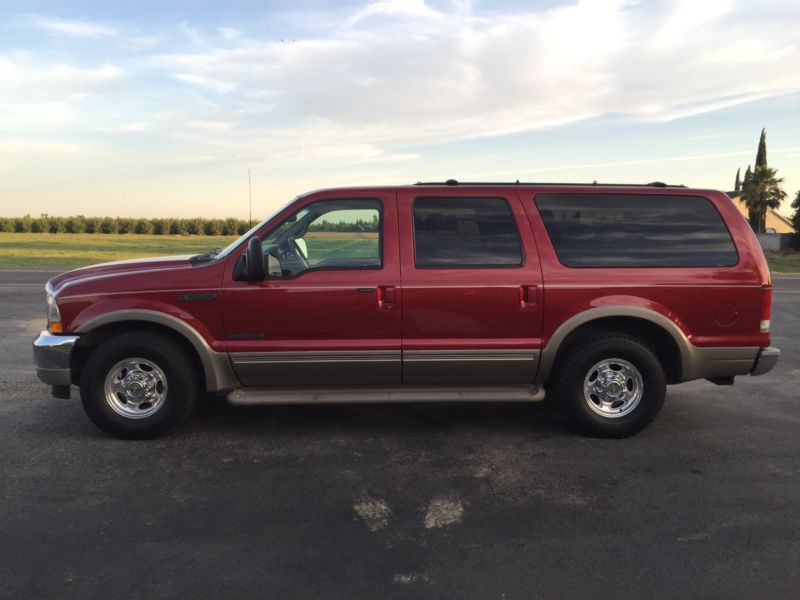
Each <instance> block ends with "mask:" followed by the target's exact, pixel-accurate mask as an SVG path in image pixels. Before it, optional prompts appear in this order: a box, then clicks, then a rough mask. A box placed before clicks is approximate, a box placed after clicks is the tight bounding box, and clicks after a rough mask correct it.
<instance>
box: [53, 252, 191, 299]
mask: <svg viewBox="0 0 800 600" xmlns="http://www.w3.org/2000/svg"><path fill="white" fill-rule="evenodd" d="M192 256H193V255H191V254H186V255H181V256H156V257H153V258H135V259H131V260H117V261H114V262H107V263H101V264H99V265H90V266H88V267H81V268H79V269H73V270H71V271H66V272H64V273H61V274H59V275H56V276H55V277H53V278H52V279H51V280H50V281H49V283H50V285H51V286H52V287H53V289H54V290H56V291H57V290H58V289H59V288H61V287H63V286H64V285H66V284H68V283H72V282H75V281H79V280H80V281H82V280H87V279H93V278H95V277H106V276H109V275H112V276H113V275H121V274H123V273H124V274H129V273H135V272H137V271H141V272H144V271H154V270H166V269H172V268H175V267H186V266H189V265H190V264H191V263H190V262H189V259H190V258H191V257H192Z"/></svg>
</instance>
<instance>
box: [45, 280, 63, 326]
mask: <svg viewBox="0 0 800 600" xmlns="http://www.w3.org/2000/svg"><path fill="white" fill-rule="evenodd" d="M45 290H46V291H47V331H49V332H50V333H62V332H63V331H64V328H63V327H62V325H61V313H60V312H59V311H58V304H56V298H55V294H54V293H53V288H52V287H51V286H50V284H49V283H48V284H47V287H46V288H45Z"/></svg>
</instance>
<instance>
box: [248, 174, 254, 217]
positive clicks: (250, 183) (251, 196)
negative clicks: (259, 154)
mask: <svg viewBox="0 0 800 600" xmlns="http://www.w3.org/2000/svg"><path fill="white" fill-rule="evenodd" d="M247 196H248V198H249V200H250V214H249V217H248V220H247V227H248V228H250V227H252V226H253V183H252V181H251V180H250V169H247Z"/></svg>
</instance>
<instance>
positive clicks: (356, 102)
mask: <svg viewBox="0 0 800 600" xmlns="http://www.w3.org/2000/svg"><path fill="white" fill-rule="evenodd" d="M661 6H662V8H660V9H654V8H653V7H651V6H650V5H647V6H641V5H638V4H636V3H633V2H626V1H623V0H607V1H593V0H580V1H578V2H577V3H573V4H567V5H562V6H557V7H554V8H549V9H534V8H531V9H526V10H519V11H518V12H516V13H513V14H509V13H504V14H487V13H481V14H475V13H474V11H473V10H472V9H471V8H470V7H469V5H463V4H461V5H458V6H457V7H456V9H454V11H453V12H452V14H447V15H445V14H444V13H442V12H440V11H438V10H434V9H432V8H430V7H429V6H428V5H427V4H425V2H423V1H422V0H414V1H386V2H373V3H371V4H368V5H366V6H365V7H364V8H362V9H360V10H358V11H356V12H354V13H353V14H352V15H351V16H349V17H347V18H345V19H344V20H343V23H342V27H340V28H331V29H329V30H328V31H327V32H324V33H319V32H317V35H315V36H313V37H310V38H301V39H298V41H297V42H279V41H275V40H259V39H252V38H251V39H243V38H241V37H240V38H237V39H236V43H235V44H234V45H233V46H232V47H207V48H203V49H202V50H198V51H194V52H187V53H180V54H169V55H162V56H160V57H159V58H158V59H157V60H158V61H159V63H160V65H161V66H163V67H164V68H166V69H168V70H171V71H173V73H174V74H175V77H177V78H178V79H180V80H181V81H184V82H186V83H188V84H191V85H196V86H199V87H201V88H206V89H208V90H210V91H213V92H215V93H223V94H229V95H232V96H233V97H235V99H236V101H237V102H239V103H241V104H242V105H244V106H246V107H248V108H249V109H250V110H252V111H258V110H259V107H260V106H261V105H262V104H263V103H268V104H269V105H270V106H272V107H273V110H274V112H276V113H278V114H280V115H282V117H283V118H284V119H285V120H286V122H289V123H292V122H294V123H296V124H297V126H298V127H299V126H303V125H304V124H307V123H312V122H313V123H325V124H326V125H328V126H329V127H328V128H326V129H327V130H330V131H333V130H336V131H337V132H338V131H339V130H340V129H341V130H355V131H357V133H356V135H355V137H356V138H357V141H360V142H364V143H373V144H377V145H381V144H415V143H428V142H436V141H449V140H456V139H464V138H470V137H479V136H488V135H499V134H505V133H512V132H519V131H525V130H532V129H542V128H548V127H554V126H558V125H562V124H566V123H570V122H574V121H578V120H582V119H589V118H594V117H598V116H602V115H607V114H616V115H619V114H622V115H627V116H628V117H630V118H632V119H635V120H640V121H656V122H660V121H669V120H674V119H677V118H682V117H685V116H689V115H693V114H700V113H703V112H708V111H712V110H719V109H720V108H724V107H728V106H733V105H735V104H737V103H741V102H747V101H752V100H754V99H759V98H766V97H770V96H773V95H777V94H782V93H786V92H790V91H793V90H797V89H800V75H798V71H797V69H795V68H793V65H796V64H798V62H800V52H799V51H798V48H797V44H796V43H795V42H794V39H795V38H794V35H795V34H794V27H793V26H792V23H791V22H785V21H782V20H781V18H780V16H779V15H778V14H774V15H771V16H765V15H763V14H760V13H759V11H757V10H755V9H752V8H748V7H744V8H742V7H740V8H739V9H738V10H739V12H738V13H736V11H735V10H734V7H732V5H731V3H730V2H728V1H727V0H713V1H710V2H709V5H708V6H707V7H705V8H703V9H697V11H696V14H695V15H694V16H693V17H692V18H691V19H689V18H688V17H687V18H686V19H684V17H682V16H681V15H685V13H686V11H687V10H688V9H687V6H688V4H687V3H686V1H685V0H678V1H676V2H671V3H669V2H668V3H666V4H665V5H661ZM704 6H705V5H704ZM722 16H724V17H725V18H721V17H722ZM378 17H379V18H378ZM664 19H666V24H665V25H664V26H663V27H662V28H661V29H660V30H659V29H658V27H657V24H658V23H659V22H663V20H664ZM679 21H680V22H682V23H683V25H684V26H683V28H682V29H681V30H680V32H679V31H678V29H677V27H678V25H677V23H678V22H679ZM665 32H666V33H665ZM679 33H680V35H679ZM740 44H742V45H744V47H746V48H750V49H752V48H758V49H759V52H758V53H752V52H740V51H738V50H737V46H738V45H740ZM743 65H746V66H747V67H748V68H749V69H757V70H758V77H747V76H745V75H744V74H743V72H742V70H741V67H742V66H743Z"/></svg>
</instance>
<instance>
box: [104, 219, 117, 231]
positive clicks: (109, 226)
mask: <svg viewBox="0 0 800 600" xmlns="http://www.w3.org/2000/svg"><path fill="white" fill-rule="evenodd" d="M100 233H117V222H116V220H114V219H112V218H111V217H103V219H102V220H101V221H100Z"/></svg>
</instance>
